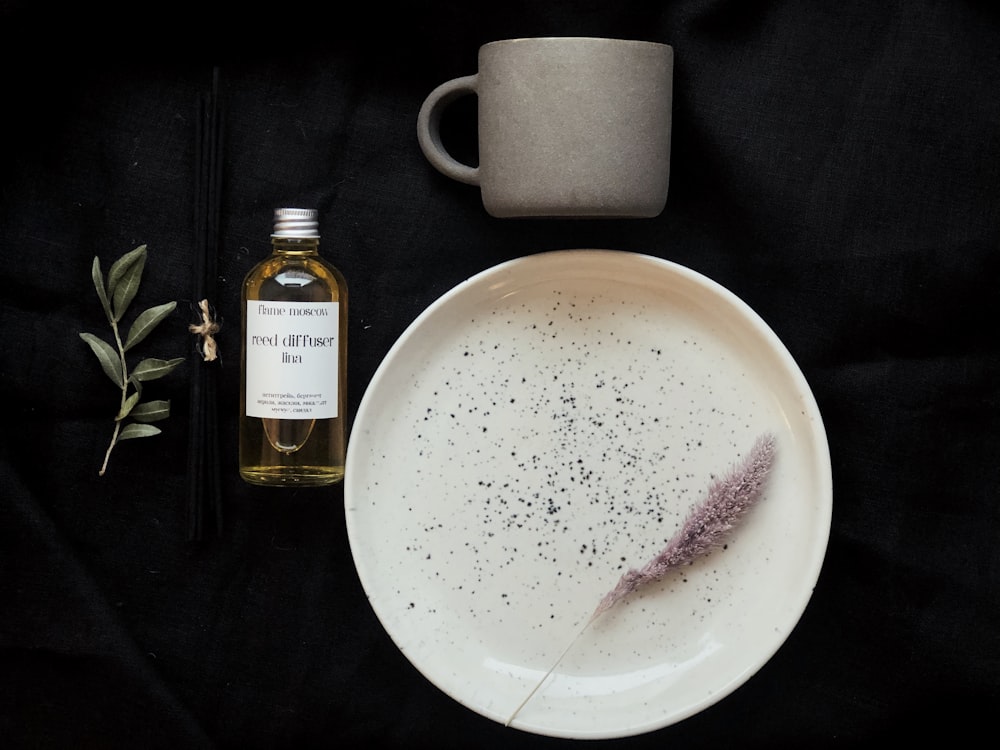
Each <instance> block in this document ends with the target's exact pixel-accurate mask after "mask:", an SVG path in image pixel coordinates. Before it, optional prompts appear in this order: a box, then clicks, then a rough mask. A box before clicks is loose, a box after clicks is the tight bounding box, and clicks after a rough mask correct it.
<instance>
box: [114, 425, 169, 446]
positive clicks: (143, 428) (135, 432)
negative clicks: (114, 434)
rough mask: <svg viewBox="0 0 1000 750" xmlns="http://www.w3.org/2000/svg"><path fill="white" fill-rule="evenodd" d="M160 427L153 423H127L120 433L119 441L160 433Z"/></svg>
mask: <svg viewBox="0 0 1000 750" xmlns="http://www.w3.org/2000/svg"><path fill="white" fill-rule="evenodd" d="M159 434H160V428H159V427H153V425H151V424H136V423H135V422H133V423H132V424H127V425H125V426H124V427H123V428H122V431H121V432H119V433H118V440H119V442H120V441H122V440H131V439H133V438H143V437H152V436H153V435H159Z"/></svg>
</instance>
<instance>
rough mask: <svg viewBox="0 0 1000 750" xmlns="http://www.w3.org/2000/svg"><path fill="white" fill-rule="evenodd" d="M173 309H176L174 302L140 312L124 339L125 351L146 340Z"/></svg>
mask: <svg viewBox="0 0 1000 750" xmlns="http://www.w3.org/2000/svg"><path fill="white" fill-rule="evenodd" d="M175 307H177V303H176V302H167V303H166V304H165V305H157V306H156V307H151V308H149V309H148V310H144V311H143V312H141V313H140V314H139V317H137V318H136V319H135V322H134V323H133V324H132V327H131V328H130V329H129V332H128V337H127V338H126V339H125V351H128V350H129V349H131V348H132V347H133V346H135V345H136V344H138V343H139V342H140V341H142V340H143V339H144V338H146V337H147V336H148V335H149V333H150V331H152V330H153V329H154V328H156V326H158V325H159V324H160V321H162V320H163V319H164V318H165V317H167V316H168V315H170V313H172V312H173V311H174V308H175Z"/></svg>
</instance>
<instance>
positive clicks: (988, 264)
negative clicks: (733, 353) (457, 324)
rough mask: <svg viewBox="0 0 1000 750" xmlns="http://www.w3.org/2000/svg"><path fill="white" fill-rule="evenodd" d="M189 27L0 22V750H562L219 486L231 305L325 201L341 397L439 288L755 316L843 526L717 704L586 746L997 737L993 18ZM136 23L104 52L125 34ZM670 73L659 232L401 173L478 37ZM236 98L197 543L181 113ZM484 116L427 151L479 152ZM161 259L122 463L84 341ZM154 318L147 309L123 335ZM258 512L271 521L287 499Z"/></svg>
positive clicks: (377, 17) (985, 9)
mask: <svg viewBox="0 0 1000 750" xmlns="http://www.w3.org/2000/svg"><path fill="white" fill-rule="evenodd" d="M209 7H210V6H209V5H208V4H206V5H201V6H194V7H191V8H187V7H184V6H182V5H181V6H177V5H172V6H157V7H155V8H153V7H143V8H141V9H140V8H136V9H133V10H132V11H130V12H128V13H126V14H116V13H111V12H109V11H108V12H107V15H101V10H100V9H94V8H90V7H87V8H83V7H74V9H71V10H67V11H64V12H61V13H57V12H56V11H55V10H54V9H52V8H51V7H50V6H38V9H36V8H35V7H34V6H30V5H28V4H24V3H21V4H14V5H12V6H11V5H9V6H8V8H7V9H6V10H4V11H3V15H2V16H0V49H2V50H3V52H2V53H0V55H2V58H0V61H2V71H3V72H2V73H0V76H2V80H3V82H4V89H5V90H4V101H5V106H4V110H5V116H4V120H5V123H6V125H7V128H8V130H7V135H6V136H5V138H4V141H3V145H2V147H0V174H2V191H3V192H2V208H0V249H2V252H3V262H2V264H0V325H2V331H3V347H2V349H0V352H2V354H0V388H2V390H0V392H2V394H3V399H4V418H3V431H2V438H0V492H2V501H0V509H2V514H0V608H2V609H0V737H2V738H3V739H2V744H3V745H4V746H6V747H16V748H31V747H39V748H52V747H60V748H61V747H77V748H111V747H128V748H138V747H146V748H166V747H169V748H310V747H326V746H330V745H331V744H333V743H334V742H336V741H347V742H354V743H361V742H371V743H381V744H382V745H384V746H399V747H404V746H405V747H429V746H433V747H455V748H457V747H468V746H472V745H476V746H512V747H531V748H553V747H558V746H562V745H566V744H568V742H569V741H563V740H557V739H552V738H545V737H538V736H534V735H530V734H526V733H523V732H519V731H518V730H515V729H507V728H504V727H502V726H500V725H498V724H495V723H493V722H491V721H488V720H486V719H484V718H482V717H480V716H479V715H477V714H475V713H473V712H471V711H469V710H467V709H465V708H463V707H462V706H460V705H459V704H458V703H456V702H455V701H453V700H451V699H450V698H448V697H446V696H445V695H443V694H442V693H440V692H439V691H438V690H437V689H436V688H434V687H433V686H432V685H431V684H430V683H428V682H427V681H426V680H425V679H424V678H423V677H421V676H420V675H419V673H418V672H417V671H416V670H415V669H414V668H413V667H412V666H411V665H410V664H409V662H408V661H407V660H406V659H405V657H404V656H403V655H402V654H401V653H400V652H399V651H398V650H397V649H396V648H395V647H394V646H393V645H392V643H391V641H390V640H389V638H388V636H387V635H386V634H385V632H384V630H383V629H382V628H381V626H380V624H379V622H378V621H377V619H376V618H375V616H374V614H373V612H372V610H371V608H370V607H369V605H368V603H367V601H366V599H365V595H364V592H363V590H362V589H361V586H360V584H359V582H358V579H357V577H356V573H355V570H354V567H353V563H352V558H351V553H350V549H349V546H348V541H347V536H346V532H345V524H344V506H343V490H342V488H337V489H325V490H314V491H298V492H289V493H279V492H271V491H266V490H259V489H254V488H251V487H249V486H248V485H245V484H244V483H242V482H241V480H240V479H239V478H238V476H237V473H236V465H235V450H236V447H235V441H236V434H235V426H236V416H235V414H236V406H237V404H236V401H237V395H238V378H239V363H238V351H239V341H238V320H239V307H238V299H239V285H240V282H241V280H242V278H243V276H244V274H245V273H246V272H247V271H248V269H249V268H250V267H251V265H252V264H253V263H255V262H256V261H257V260H259V259H260V258H262V257H263V256H264V255H265V254H266V253H267V252H268V233H269V231H270V221H271V212H272V210H273V209H274V208H275V207H278V206H283V205H306V206H309V205H311V206H315V207H316V208H318V209H319V210H320V212H321V227H322V232H323V241H322V247H323V252H324V254H325V255H326V256H327V257H329V258H331V259H332V260H333V261H334V262H335V263H336V264H337V265H338V266H339V268H340V269H341V270H342V271H343V272H344V274H345V276H346V277H347V279H348V282H349V284H350V289H351V318H350V352H351V353H350V363H349V377H350V399H349V400H350V404H351V410H352V413H353V411H354V410H355V409H356V408H357V405H358V403H359V401H360V399H361V396H362V395H363V393H364V389H365V387H366V385H367V383H368V381H369V379H370V378H371V376H372V374H373V373H374V371H375V368H376V367H377V366H378V364H379V362H380V361H381V359H382V357H383V356H384V355H385V353H386V352H387V351H388V349H389V347H390V346H391V345H392V343H393V342H394V341H395V340H396V338H397V337H398V336H399V334H400V333H402V331H403V330H404V329H405V327H406V326H407V325H408V324H409V323H410V322H411V321H412V320H413V319H414V318H415V317H416V316H417V315H418V314H419V313H420V312H421V311H422V310H423V309H424V308H425V307H426V306H427V305H429V304H430V303H431V302H432V301H433V300H435V299H436V298H437V297H438V296H440V295H441V294H442V293H444V292H445V291H447V290H448V289H450V288H451V287H453V286H454V285H455V284H457V283H459V282H461V281H462V280H464V279H465V278H467V277H468V276H470V275H472V274H474V273H477V272H479V271H481V270H484V269H486V268H488V267H490V266H493V265H495V264H497V263H499V262H501V261H504V260H508V259H511V258H515V257H518V256H523V255H529V254H532V253H535V252H539V251H544V250H553V249H560V248H576V247H602V248H612V249H619V250H631V251H637V252H642V253H649V254H652V255H657V256H660V257H663V258H667V259H669V260H672V261H676V262H678V263H681V264H683V265H686V266H688V267H690V268H692V269H694V270H696V271H699V272H701V273H703V274H705V275H707V276H709V277H710V278H712V279H714V280H716V281H718V282H719V283H721V284H723V285H725V286H726V287H728V288H729V289H730V290H732V291H733V292H734V293H736V294H737V295H739V296H740V297H741V298H743V299H744V300H745V301H746V302H747V303H748V304H750V305H751V306H752V307H753V308H754V309H755V310H756V311H757V312H758V313H759V314H760V315H761V316H762V317H763V318H764V320H765V321H767V323H768V324H769V325H770V326H771V327H772V328H773V329H774V330H775V332H776V333H777V334H778V335H779V336H780V337H781V338H782V340H783V341H784V343H785V344H786V346H787V347H788V349H789V350H790V351H791V353H792V355H793V356H794V357H795V358H796V360H797V362H798V363H799V365H800V367H801V368H802V370H803V372H804V373H805V375H806V378H807V380H808V381H809V383H810V385H811V387H812V388H813V391H814V393H815V395H816V398H817V401H818V403H819V406H820V409H821V411H822V413H823V416H824V420H825V423H826V427H827V431H828V435H829V441H830V449H831V456H832V464H833V477H834V510H833V525H832V531H831V537H830V543H829V548H828V552H827V557H826V561H825V565H824V568H823V571H822V574H821V577H820V580H819V582H818V585H817V588H816V590H815V593H814V596H813V598H812V600H811V602H810V604H809V606H808V608H807V610H806V612H805V614H804V616H803V618H802V619H801V621H800V623H799V625H798V627H797V628H796V629H795V631H794V632H793V633H792V635H791V637H790V638H789V639H788V640H787V642H786V643H785V645H784V646H783V647H782V648H781V649H780V650H779V651H778V653H777V654H776V655H775V656H774V657H773V658H772V659H771V660H770V661H769V662H768V663H767V664H766V665H765V666H764V667H763V668H762V669H761V670H760V671H759V672H758V673H757V674H756V675H755V676H754V677H752V678H751V679H750V680H749V681H748V682H747V683H746V684H745V685H744V686H743V687H741V688H740V689H738V690H737V691H736V692H735V693H733V694H732V695H730V696H729V697H727V698H725V699H724V700H722V701H721V702H720V703H718V704H716V705H715V706H713V707H711V708H710V709H708V710H706V711H704V712H702V713H700V714H698V715H696V716H694V717H691V718H689V719H687V720H685V721H682V722H680V723H678V724H676V725H674V726H671V727H667V728H664V729H662V730H660V731H657V732H654V733H652V734H648V735H643V736H639V737H634V738H629V739H623V740H617V741H606V742H605V741H593V742H592V743H591V744H593V745H595V746H597V747H621V748H646V747H690V748H702V747H704V748H715V747H821V746H852V745H856V744H860V743H861V742H863V741H871V740H879V739H887V738H890V737H898V736H900V735H901V734H907V733H910V732H911V731H915V732H917V733H918V734H919V736H921V737H923V738H924V739H928V740H933V739H935V738H938V737H942V738H943V737H950V736H953V735H954V733H955V732H956V731H958V730H970V731H971V730H976V729H985V730H987V731H990V728H991V727H992V721H993V714H995V709H996V707H997V706H998V705H1000V602H998V594H997V592H998V588H1000V552H998V549H1000V546H998V537H1000V509H998V502H997V490H996V488H997V484H998V482H997V480H998V476H1000V471H998V465H1000V439H998V435H997V432H998V427H1000V422H998V418H1000V377H998V376H1000V346H998V338H997V335H996V329H997V325H998V322H1000V304H998V300H1000V294H998V289H997V287H998V282H1000V247H998V243H1000V195H998V191H1000V131H998V126H1000V89H998V85H997V81H998V80H1000V16H998V14H997V12H996V11H994V10H992V9H991V8H990V5H989V4H987V3H978V2H971V1H969V2H957V1H953V2H931V1H930V0H921V1H915V2H910V3H898V2H888V3H871V2H864V1H862V0H847V1H846V2H840V3H836V4H829V3H820V2H777V1H765V0H758V1H749V2H746V1H745V2H735V1H727V0H680V1H678V2H658V3H656V2H643V3H639V2H619V3H598V2H582V1H581V2H549V3H530V2H514V1H511V2H504V3H493V4H477V3H459V2H414V3H407V4H401V5H400V6H398V7H397V6H395V5H383V4H381V3H372V4H369V5H367V6H365V7H362V8H360V9H359V10H358V11H357V17H356V18H353V19H352V18H350V17H349V16H345V15H343V14H342V13H341V12H339V11H338V12H332V13H330V14H329V16H327V15H324V11H320V10H308V9H306V8H299V7H287V8H270V9H268V10H267V12H259V13H257V12H252V11H249V10H241V11H240V14H239V15H234V14H232V13H230V14H228V15H220V16H219V18H220V19H221V20H214V18H215V16H213V15H212V14H211V13H210V12H209ZM119 22H124V23H123V25H121V26H119V25H117V24H118V23H119ZM540 35H594V36H618V37H630V38H638V39H649V40H654V41H662V42H667V43H670V44H672V45H673V46H674V50H675V56H676V68H675V76H674V86H675V90H674V113H673V145H672V167H673V172H672V178H671V187H670V197H669V200H668V203H667V208H666V210H665V211H664V213H663V214H662V215H661V216H659V217H657V218H655V219H650V220H634V221H615V220H605V221H576V222H573V221H559V220H551V221H548V220H521V221H518V220H498V219H493V218H491V217H490V216H488V215H487V214H486V212H485V211H484V210H483V208H482V205H481V202H480V198H479V195H478V192H477V191H476V190H475V189H474V188H471V187H468V186H464V185H460V184H458V183H455V182H452V181H450V180H448V179H446V178H444V177H443V176H441V175H439V174H438V173H437V172H435V171H434V170H433V169H432V168H431V167H430V166H429V165H428V164H427V163H426V161H425V160H424V158H423V156H422V154H421V153H420V151H419V148H418V146H417V141H416V135H415V120H416V115H417V111H418V109H419V107H420V104H421V102H422V100H423V98H424V96H425V95H426V94H427V93H428V92H429V91H430V90H431V89H432V88H433V87H434V86H436V85H437V84H438V83H441V82H443V81H445V80H447V79H450V78H454V77H456V76H459V75H466V74H469V73H472V72H474V68H475V60H476V50H477V48H478V47H479V45H480V44H482V43H485V42H488V41H492V40H494V39H501V38H507V37H514V36H540ZM215 65H218V66H219V68H220V71H221V78H222V88H223V100H224V105H225V111H226V118H227V124H226V143H225V148H226V161H225V173H224V194H223V206H222V214H223V216H222V220H223V222H222V223H223V226H222V250H221V254H220V260H219V264H220V266H219V295H218V300H217V305H218V308H219V311H220V314H221V316H222V318H223V321H224V324H225V325H224V328H223V331H222V332H221V333H220V336H219V340H220V346H221V348H222V353H223V354H222V356H223V368H222V380H221V394H222V406H221V412H220V416H221V424H222V451H223V459H224V463H223V481H224V491H225V502H226V506H225V515H226V518H225V520H226V527H225V531H224V534H223V536H222V538H220V539H218V540H211V541H209V542H206V543H204V544H202V545H190V544H188V543H187V542H186V541H185V534H184V529H185V520H184V502H185V500H184V498H185V488H186V471H187V470H186V451H187V417H186V415H187V403H188V384H189V378H190V370H191V368H192V367H194V366H195V363H196V360H195V359H194V358H193V354H192V340H191V338H190V336H189V335H188V334H187V332H186V325H187V323H188V322H189V321H190V320H191V319H192V318H191V316H190V315H189V308H188V306H189V304H190V303H191V301H192V299H191V297H192V291H191V285H190V280H189V264H190V261H191V253H192V247H193V244H194V233H193V228H192V227H193V224H192V212H193V198H194V192H193V175H194V133H195V130H194V121H195V113H196V110H195V101H196V97H197V95H198V94H199V93H201V92H206V91H207V90H208V88H209V86H210V83H211V71H212V67H213V66H215ZM473 114H474V102H472V103H467V104H466V105H462V106H457V107H456V108H455V109H454V110H453V113H452V114H450V115H449V117H448V120H447V121H446V128H447V129H446V134H447V135H448V138H449V139H451V145H452V148H453V150H454V151H455V152H456V153H457V154H459V155H466V156H468V157H469V158H475V142H474V140H473V136H472V135H471V133H472V128H471V119H470V118H471V117H472V116H473ZM142 243H146V244H148V246H149V249H150V257H149V262H148V264H147V267H146V276H145V281H144V284H143V287H142V290H141V291H140V297H139V300H138V301H137V303H136V304H137V305H143V306H150V305H153V304H159V303H161V302H165V301H168V300H171V299H173V300H178V301H179V303H180V305H179V308H178V312H177V313H175V314H174V315H173V316H171V318H170V319H169V320H168V321H167V322H166V323H164V324H163V325H162V326H161V328H160V329H158V331H157V332H156V333H155V334H154V336H153V337H151V338H150V339H149V340H147V342H145V343H144V344H143V345H142V351H143V352H144V353H147V354H151V355H155V356H162V357H170V356H180V357H187V358H188V362H187V363H186V364H185V365H184V366H183V367H182V368H180V369H179V370H178V371H176V372H175V373H174V374H172V375H171V376H169V377H168V378H166V379H164V380H162V381H159V382H158V383H157V384H156V389H157V391H156V392H157V394H158V395H159V396H161V397H164V398H171V399H172V400H173V405H174V414H175V415H174V416H173V417H171V418H170V419H169V420H168V421H167V422H164V423H163V424H162V425H161V426H162V427H164V434H163V435H160V436H158V437H156V438H152V439H150V440H147V441H131V442H128V443H123V444H121V445H120V446H119V447H118V448H117V449H116V451H115V453H114V455H113V457H112V461H111V466H110V470H109V473H108V474H107V475H106V476H104V477H98V476H97V469H98V467H99V465H100V462H101V459H102V456H103V452H104V449H105V446H106V441H107V439H108V438H109V433H110V429H111V422H110V417H111V415H112V413H113V411H114V409H115V406H116V394H115V393H114V389H113V387H112V386H111V385H110V383H109V382H108V381H107V379H106V378H105V376H104V375H103V374H102V373H101V372H100V370H99V368H98V367H97V364H96V360H94V359H93V357H92V355H91V353H90V352H89V351H88V350H87V348H86V347H85V346H84V344H83V342H82V341H81V340H80V339H79V337H78V335H77V334H78V332H79V331H81V330H89V331H93V332H97V333H103V331H104V321H103V317H102V314H101V311H100V307H99V303H98V301H97V298H96V296H95V294H94V291H93V288H92V286H91V281H90V264H91V261H92V259H93V257H94V255H99V256H100V257H101V259H102V263H103V264H104V267H105V269H106V268H107V267H108V266H109V265H110V263H111V261H112V260H114V259H115V258H117V257H118V256H120V255H121V254H123V253H124V252H126V251H128V250H131V249H132V248H134V247H135V246H137V245H139V244H142ZM137 309H138V308H137ZM279 495H280V496H279Z"/></svg>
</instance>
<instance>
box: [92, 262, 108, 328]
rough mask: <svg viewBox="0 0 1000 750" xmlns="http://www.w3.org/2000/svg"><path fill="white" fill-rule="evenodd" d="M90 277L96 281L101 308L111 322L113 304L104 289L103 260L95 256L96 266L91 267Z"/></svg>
mask: <svg viewBox="0 0 1000 750" xmlns="http://www.w3.org/2000/svg"><path fill="white" fill-rule="evenodd" d="M90 275H91V277H92V278H93V279H94V288H96V289H97V297H98V299H100V300H101V307H103V308H104V314H105V315H107V316H108V320H109V321H110V320H111V303H110V302H108V293H107V291H106V290H105V289H104V274H102V273H101V259H100V258H98V257H97V256H96V255H95V256H94V264H93V265H92V266H91V267H90Z"/></svg>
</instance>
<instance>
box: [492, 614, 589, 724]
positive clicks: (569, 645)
mask: <svg viewBox="0 0 1000 750" xmlns="http://www.w3.org/2000/svg"><path fill="white" fill-rule="evenodd" d="M600 614H601V612H595V613H594V614H592V615H591V616H590V619H589V620H587V622H585V623H584V624H583V627H582V628H580V629H579V630H578V631H577V633H576V635H575V636H573V640H571V641H570V642H569V643H567V644H566V648H564V649H563V650H562V653H561V654H559V658H557V659H556V660H555V661H554V662H553V663H552V666H551V667H549V671H548V672H546V673H545V674H544V675H542V679H540V680H539V681H538V682H536V683H535V687H533V688H532V689H531V692H530V693H528V695H527V696H525V698H524V700H523V701H521V702H520V704H518V706H517V708H515V709H514V712H513V713H512V714H511V715H510V716H509V717H508V718H507V721H506V722H504V726H505V727H509V726H510V723H511V722H512V721H514V719H515V718H516V717H517V715H518V714H519V713H520V712H521V709H522V708H524V706H525V704H526V703H527V702H528V701H530V700H531V699H532V697H534V695H535V693H537V692H538V689H539V688H540V687H541V686H542V685H543V684H544V683H545V681H546V680H547V679H548V678H549V675H550V674H552V673H553V672H554V671H555V668H556V667H558V666H559V664H560V662H562V660H563V657H564V656H566V654H567V653H568V652H569V650H570V649H571V648H573V644H574V643H576V642H577V641H578V640H580V636H581V635H583V633H584V631H585V630H586V629H587V628H589V627H590V624H591V623H592V622H593V621H594V620H596V619H597V618H598V617H599V616H600Z"/></svg>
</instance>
